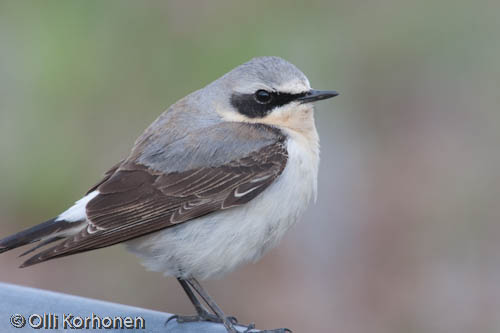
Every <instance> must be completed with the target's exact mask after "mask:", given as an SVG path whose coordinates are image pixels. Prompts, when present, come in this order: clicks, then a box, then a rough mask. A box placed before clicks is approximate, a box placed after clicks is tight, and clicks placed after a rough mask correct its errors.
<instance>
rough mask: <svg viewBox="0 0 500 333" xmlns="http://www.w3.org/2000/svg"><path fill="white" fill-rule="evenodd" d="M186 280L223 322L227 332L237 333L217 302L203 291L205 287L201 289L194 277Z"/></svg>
mask: <svg viewBox="0 0 500 333" xmlns="http://www.w3.org/2000/svg"><path fill="white" fill-rule="evenodd" d="M186 282H187V283H189V285H190V286H191V287H192V288H193V289H194V290H196V292H197V293H198V295H200V296H201V298H203V300H204V301H205V303H207V305H208V307H209V308H210V309H211V310H212V311H213V312H214V313H215V315H216V316H217V317H219V319H221V320H222V323H223V324H224V326H225V327H226V329H227V331H228V332H230V333H238V331H237V330H236V329H235V328H234V326H233V323H232V322H231V320H230V318H228V317H226V315H225V314H224V312H222V309H221V308H220V307H219V306H218V305H217V303H215V301H214V300H213V299H212V297H210V295H209V294H208V293H207V292H206V291H205V289H203V287H202V286H201V284H200V283H199V282H198V281H197V280H196V279H195V278H189V279H186Z"/></svg>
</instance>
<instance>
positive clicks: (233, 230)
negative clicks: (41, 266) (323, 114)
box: [0, 57, 337, 332]
mask: <svg viewBox="0 0 500 333" xmlns="http://www.w3.org/2000/svg"><path fill="white" fill-rule="evenodd" d="M334 96H337V92H335V91H317V90H312V89H311V86H310V84H309V81H308V79H307V77H306V76H305V75H304V74H303V73H302V72H301V71H300V70H299V69H298V68H297V67H295V66H294V65H292V64H291V63H289V62H287V61H285V60H283V59H281V58H278V57H259V58H254V59H252V60H250V61H249V62H247V63H245V64H243V65H241V66H238V67H236V68H235V69H233V70H232V71H230V72H229V73H227V74H225V75H224V76H222V77H221V78H219V79H217V80H215V81H214V82H212V83H210V84H209V85H207V86H206V87H204V88H203V89H200V90H198V91H195V92H194V93H192V94H190V95H188V96H186V97H184V98H183V99H181V100H180V101H178V102H177V103H175V104H174V105H172V106H171V107H170V108H169V109H168V110H167V111H165V112H164V113H163V114H162V115H161V116H160V117H159V118H158V119H157V120H156V121H155V122H153V123H152V124H151V125H150V126H149V127H148V128H147V129H146V130H145V132H144V133H143V134H142V135H141V136H140V137H139V138H138V139H137V141H136V142H135V145H134V147H133V148H132V151H131V152H130V154H129V155H128V157H126V158H125V159H124V160H122V161H121V162H119V163H118V164H116V165H115V166H114V167H112V168H111V169H110V170H109V171H108V172H107V173H106V174H105V176H104V178H103V179H102V180H101V181H100V182H99V183H98V184H96V185H95V186H93V187H92V188H91V189H90V190H89V191H88V192H87V193H86V195H85V196H84V197H83V198H82V199H80V200H78V201H77V202H76V203H75V204H74V205H73V206H72V207H70V208H69V209H68V210H66V211H65V212H63V213H62V214H60V215H59V216H57V217H56V218H53V219H51V220H49V221H47V222H44V223H42V224H39V225H37V226H34V227H32V228H29V229H27V230H24V231H21V232H19V233H17V234H15V235H12V236H10V237H7V238H4V239H2V240H0V253H1V252H5V251H8V250H11V249H14V248H17V247H19V246H22V245H26V244H29V243H34V242H40V243H39V244H38V245H37V246H35V247H34V248H32V249H30V250H28V251H27V252H25V253H24V254H23V255H25V254H27V253H31V252H32V251H34V250H37V249H39V248H41V247H43V246H46V245H48V244H49V243H53V242H57V241H59V242H58V243H56V245H55V246H52V247H49V248H47V249H44V250H42V251H40V252H39V253H38V254H36V255H34V256H32V257H31V258H29V259H28V260H27V261H26V262H24V263H23V264H22V265H21V267H26V266H30V265H34V264H37V263H40V262H43V261H47V260H50V259H54V258H59V257H63V256H68V255H72V254H75V253H79V252H84V251H89V250H95V249H98V248H102V247H106V246H110V245H113V244H117V243H121V242H126V244H127V247H128V249H130V250H131V251H132V252H134V253H136V254H137V255H138V256H139V257H141V258H142V259H143V260H144V264H145V266H147V267H148V268H149V269H151V270H154V271H159V272H163V273H165V274H166V275H171V276H175V277H176V278H177V279H178V281H179V282H180V284H181V285H182V287H183V288H184V290H185V292H186V293H187V295H188V296H189V299H190V300H191V302H192V303H193V305H194V306H195V308H196V311H197V313H198V314H197V315H196V316H191V317H187V316H186V317H181V316H175V318H176V319H177V320H178V321H179V322H185V321H191V320H210V321H218V322H222V323H223V324H224V325H225V327H226V329H227V330H228V332H237V331H236V329H235V327H234V320H231V319H230V318H231V317H226V315H224V313H223V312H222V311H221V309H220V308H219V307H218V306H217V304H216V303H215V302H214V301H213V300H212V299H211V298H210V296H209V295H208V294H207V293H206V292H205V291H204V290H203V288H202V287H201V286H200V284H199V283H198V281H197V280H196V279H206V278H209V277H216V276H221V275H223V274H225V273H227V272H229V271H231V270H233V269H234V268H235V267H236V266H238V265H240V264H242V263H245V262H249V261H255V260H257V259H259V258H260V257H261V256H262V255H263V254H264V253H265V252H266V251H267V250H269V249H270V248H272V247H273V246H275V245H276V244H277V243H278V241H279V240H280V239H281V238H282V236H283V234H284V233H285V232H286V231H287V230H288V229H289V228H290V226H292V225H293V224H294V223H295V222H296V221H297V220H298V219H299V217H300V216H301V214H302V213H303V212H304V210H305V209H306V207H307V205H308V203H309V201H310V200H311V198H313V197H315V195H316V183H317V174H318V163H319V141H318V134H317V132H316V127H315V124H314V117H313V105H312V103H311V102H315V101H318V100H322V99H327V98H331V97H334ZM195 292H196V293H197V294H198V295H199V296H200V297H201V298H202V299H203V300H204V301H205V303H206V304H207V305H208V307H209V308H210V309H211V310H212V311H213V314H212V313H209V312H208V311H207V309H206V308H205V306H203V305H202V304H201V302H200V301H199V300H198V298H197V297H196V296H195ZM283 331H284V329H278V330H273V332H283Z"/></svg>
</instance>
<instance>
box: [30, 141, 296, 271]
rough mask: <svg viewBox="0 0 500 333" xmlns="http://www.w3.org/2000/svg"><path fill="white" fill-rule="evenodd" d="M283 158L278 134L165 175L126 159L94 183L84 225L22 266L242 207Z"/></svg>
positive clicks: (284, 153) (271, 176) (276, 171)
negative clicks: (241, 151) (220, 160)
mask: <svg viewBox="0 0 500 333" xmlns="http://www.w3.org/2000/svg"><path fill="white" fill-rule="evenodd" d="M207 135H209V134H207ZM226 153H227V152H226ZM287 157H288V155H287V150H286V147H285V139H284V137H283V136H282V135H281V136H279V135H278V136H276V137H275V140H274V142H272V143H268V144H266V145H265V146H262V147H260V148H259V149H258V150H256V151H253V152H251V153H248V154H245V155H244V156H241V157H239V158H236V159H234V160H232V161H230V162H227V163H224V164H222V165H216V166H209V167H197V168H194V169H190V170H186V171H176V172H167V173H165V172H161V171H159V170H156V169H151V168H149V167H148V166H146V165H144V164H139V163H137V161H130V160H127V161H125V162H124V163H123V164H122V165H121V166H120V167H119V168H117V169H116V170H115V171H114V173H113V174H112V175H111V176H110V175H107V176H106V177H107V179H105V180H104V181H103V182H102V183H101V184H100V185H98V186H97V188H96V190H97V191H99V194H98V195H97V196H96V197H95V198H94V199H92V200H91V201H90V202H89V203H88V204H87V206H86V213H87V219H88V221H89V224H88V226H87V227H86V228H84V229H82V230H81V231H80V232H79V233H78V234H76V235H74V236H71V237H68V238H67V239H66V240H64V241H62V242H61V243H59V244H58V245H56V246H54V247H52V248H49V249H47V250H45V251H42V252H40V253H39V254H38V255H36V256H34V257H32V258H30V259H29V260H28V261H26V262H25V263H24V264H23V266H29V265H33V264H36V263H39V262H42V261H46V260H49V259H52V258H56V257H61V256H67V255H70V254H75V253H78V252H83V251H88V250H93V249H97V248H102V247H106V246H110V245H113V244H116V243H120V242H123V241H126V240H130V239H133V238H136V237H139V236H142V235H145V234H148V233H151V232H154V231H158V230H160V229H163V228H167V227H170V226H173V225H176V224H178V223H182V222H186V221H188V220H190V219H194V218H196V217H200V216H202V215H205V214H208V213H212V212H215V211H218V210H224V209H228V208H231V207H235V206H239V205H243V204H245V203H247V202H248V201H250V200H252V199H253V198H255V197H256V196H257V195H259V194H260V193H261V192H262V191H264V190H265V189H266V188H267V187H268V186H269V185H270V184H271V183H273V181H274V180H275V179H276V178H277V177H278V176H279V175H280V174H281V173H282V171H283V170H284V168H285V165H286V162H287ZM214 158H217V157H216V156H214ZM207 164H209V163H207ZM235 223H237V222H236V221H235Z"/></svg>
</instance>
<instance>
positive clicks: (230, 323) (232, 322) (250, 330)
mask: <svg viewBox="0 0 500 333" xmlns="http://www.w3.org/2000/svg"><path fill="white" fill-rule="evenodd" d="M174 319H175V320H176V321H177V322H178V323H179V324H182V323H192V322H200V321H208V322H212V323H221V324H223V325H224V326H225V327H226V329H227V331H228V332H229V333H292V331H291V330H289V329H288V328H278V329H274V330H262V331H261V330H257V329H255V324H253V323H251V324H249V325H247V326H245V325H242V324H239V323H238V320H237V319H236V317H233V316H229V317H226V318H225V320H223V319H221V318H219V317H217V316H216V315H214V314H211V313H209V312H206V311H204V312H200V313H198V314H197V315H192V316H180V315H172V316H170V317H169V318H168V319H167V321H166V322H165V326H167V325H168V323H169V322H170V321H171V320H174ZM235 326H238V328H239V329H245V330H244V331H240V330H238V329H236V328H235Z"/></svg>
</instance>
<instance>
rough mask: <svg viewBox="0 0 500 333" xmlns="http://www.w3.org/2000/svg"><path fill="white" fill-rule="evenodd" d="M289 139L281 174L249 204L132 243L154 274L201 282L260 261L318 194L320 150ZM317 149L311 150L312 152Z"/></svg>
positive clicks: (315, 143)
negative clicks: (196, 279) (284, 164)
mask: <svg viewBox="0 0 500 333" xmlns="http://www.w3.org/2000/svg"><path fill="white" fill-rule="evenodd" d="M313 144H314V145H315V147H311V146H307V145H306V143H305V141H302V140H301V141H300V142H299V141H296V140H294V139H292V138H289V139H288V141H287V150H288V161H287V165H286V167H285V170H284V171H283V173H282V174H281V176H280V177H279V178H278V179H277V180H276V181H275V182H274V183H273V184H271V185H270V186H269V187H268V188H267V189H266V190H265V191H264V192H263V193H261V194H260V195H259V196H258V197H256V198H255V199H253V200H252V201H250V202H249V203H247V204H245V205H243V206H239V207H235V208H231V209H228V210H225V211H219V212H217V213H213V214H209V215H206V216H203V217H200V218H197V219H195V220H191V221H188V222H185V223H183V224H180V225H178V226H175V227H171V228H167V229H163V230H161V231H158V232H156V233H153V234H151V235H148V236H144V237H141V238H138V239H135V240H131V241H129V242H127V246H128V249H129V250H131V251H132V252H134V253H135V254H137V255H138V256H139V257H141V258H142V259H144V265H145V266H146V267H147V268H148V269H150V270H153V271H159V272H164V273H165V275H173V276H176V277H189V276H193V277H196V278H199V279H205V278H209V277H218V276H221V275H223V274H225V273H227V272H229V271H231V270H233V269H234V268H236V266H238V265H239V264H242V263H246V262H249V261H255V260H257V259H259V258H260V257H261V256H262V255H263V254H264V253H265V252H266V251H267V250H269V249H270V248H272V247H274V246H275V245H277V243H278V242H279V240H280V239H281V238H282V237H283V235H284V233H285V232H286V231H287V230H288V229H289V228H290V227H291V226H292V225H293V224H295V222H297V220H298V219H299V217H300V216H301V215H302V213H303V212H304V210H305V208H306V207H307V205H308V203H309V201H310V200H311V198H312V197H314V196H315V195H316V179H317V173H318V162H319V156H318V149H317V142H313ZM311 148H312V149H311Z"/></svg>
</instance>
